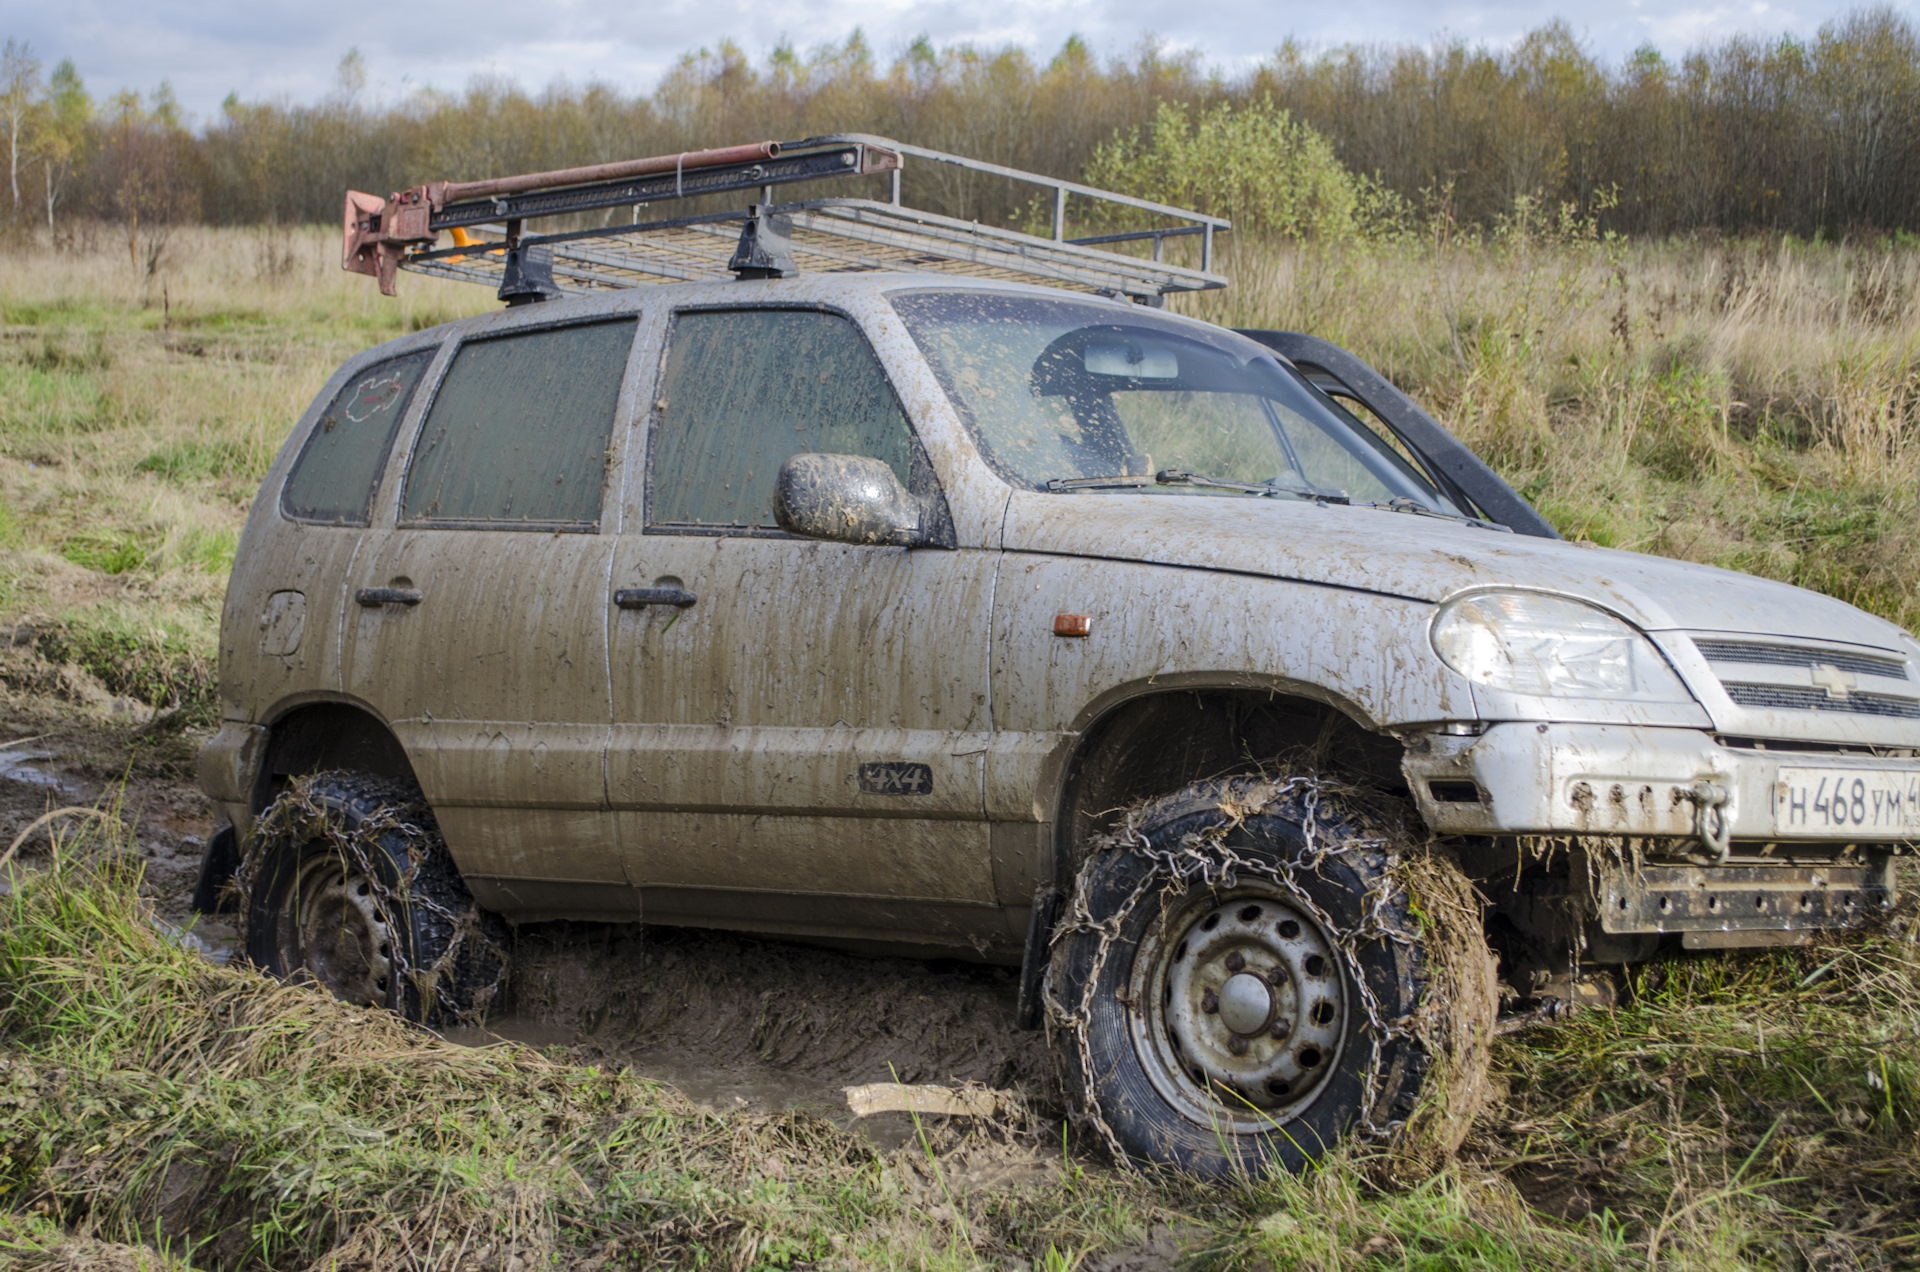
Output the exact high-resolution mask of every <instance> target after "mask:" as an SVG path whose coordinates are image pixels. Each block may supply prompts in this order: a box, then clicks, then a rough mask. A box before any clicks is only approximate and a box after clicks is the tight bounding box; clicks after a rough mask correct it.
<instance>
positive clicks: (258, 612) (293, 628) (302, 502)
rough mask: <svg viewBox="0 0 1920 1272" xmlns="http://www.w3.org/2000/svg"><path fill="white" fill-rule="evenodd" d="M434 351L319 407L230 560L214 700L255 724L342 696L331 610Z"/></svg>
mask: <svg viewBox="0 0 1920 1272" xmlns="http://www.w3.org/2000/svg"><path fill="white" fill-rule="evenodd" d="M439 351H440V350H439V346H438V345H426V346H423V347H421V348H418V349H415V350H413V351H411V352H407V353H402V354H398V355H395V356H391V357H386V358H380V359H376V360H374V361H371V362H363V363H361V364H360V365H359V366H356V367H353V368H352V369H351V370H350V371H348V372H346V374H344V375H342V376H340V377H339V378H338V380H337V382H336V383H335V384H333V385H331V386H329V387H330V390H331V391H330V392H329V393H328V394H326V395H325V396H324V397H323V398H322V399H321V401H320V402H319V403H318V404H317V405H318V406H319V408H320V409H319V410H318V411H317V412H316V413H315V414H314V416H313V417H312V420H311V423H310V425H309V427H308V431H307V434H306V438H305V440H304V441H303V442H302V443H301V445H300V451H299V454H298V455H297V456H296V457H295V459H294V461H293V463H292V465H291V466H290V468H289V470H288V472H287V476H286V480H285V481H284V482H282V483H281V485H280V490H279V495H278V498H277V499H275V500H274V503H273V505H272V506H271V507H269V508H263V509H256V511H255V513H254V517H253V523H252V524H251V525H249V527H248V530H247V550H246V551H245V552H242V553H240V554H238V556H237V557H236V558H235V560H234V572H233V578H232V579H231V580H230V581H229V582H228V585H227V599H226V615H225V618H224V619H223V620H222V623H221V631H222V633H223V635H224V637H225V638H226V639H227V640H228V641H230V642H238V641H245V642H248V643H249V644H250V645H251V648H243V647H236V648H232V649H228V650H226V651H224V656H223V657H222V658H221V659H220V674H221V677H222V684H221V700H222V702H223V703H224V704H225V705H226V709H227V710H229V711H232V710H234V709H236V708H238V709H239V710H240V711H241V712H242V717H243V718H244V719H248V720H253V721H257V722H261V723H265V715H266V713H268V712H271V711H273V710H274V709H275V708H276V707H277V706H280V705H282V704H285V703H287V702H290V701H293V702H297V701H299V700H301V699H302V698H303V697H306V696H310V695H312V694H314V693H316V692H320V693H335V692H338V691H339V688H340V654H341V649H340V641H341V624H340V607H341V605H342V603H343V600H344V596H345V593H346V591H347V587H348V581H349V579H351V577H352V565H353V561H354V557H355V554H356V553H357V552H358V551H359V550H360V549H362V548H363V547H364V541H365V539H366V538H367V533H368V531H367V528H368V527H369V526H370V525H371V524H372V522H373V516H374V498H375V495H376V494H377V493H378V490H379V487H380V479H381V476H382V475H383V474H384V473H385V472H386V469H387V460H388V457H389V455H390V454H391V452H392V449H393V444H394V439H395V437H396V436H397V435H398V433H399V431H400V425H401V422H402V420H404V419H405V418H406V415H407V412H408V409H409V407H410V405H411V404H412V403H413V402H414V401H415V399H416V397H417V394H416V392H415V390H416V389H418V388H419V386H420V385H421V384H422V383H423V382H425V381H426V380H427V378H428V377H429V374H430V372H431V368H432V366H433V362H434V358H435V355H437V354H438V353H439Z"/></svg>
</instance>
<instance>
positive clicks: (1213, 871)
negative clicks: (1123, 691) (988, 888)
mask: <svg viewBox="0 0 1920 1272" xmlns="http://www.w3.org/2000/svg"><path fill="white" fill-rule="evenodd" d="M1216 789H1217V791H1218V793H1219V796H1220V803H1219V808H1220V811H1221V812H1223V813H1225V814H1226V815H1227V820H1226V822H1225V823H1223V824H1222V825H1218V826H1210V827H1208V828H1206V829H1205V830H1201V831H1195V832H1191V833H1189V834H1187V835H1184V836H1182V837H1181V840H1180V842H1179V844H1178V845H1176V846H1174V847H1172V848H1168V849H1158V848H1155V847H1154V846H1153V844H1152V843H1151V842H1150V841H1149V840H1148V839H1147V837H1146V836H1145V835H1143V834H1142V833H1141V832H1140V824H1141V822H1142V821H1143V820H1144V819H1145V818H1146V816H1147V815H1148V814H1149V813H1151V812H1152V811H1154V810H1155V809H1156V808H1157V807H1158V806H1159V805H1161V804H1162V803H1163V800H1164V798H1170V797H1163V798H1161V799H1152V800H1147V801H1144V802H1142V803H1140V804H1136V805H1134V806H1133V807H1131V808H1129V809H1127V810H1126V811H1125V812H1123V813H1122V814H1121V820H1120V825H1119V826H1118V827H1117V828H1115V829H1114V830H1113V831H1111V832H1109V833H1107V834H1104V835H1100V836H1098V837H1096V838H1095V839H1094V840H1093V841H1092V844H1093V851H1092V852H1090V853H1088V854H1087V858H1086V860H1085V861H1084V862H1082V863H1081V866H1080V871H1079V873H1078V875H1076V876H1075V879H1074V887H1073V899H1072V904H1071V907H1070V909H1069V910H1068V912H1067V914H1066V915H1064V916H1063V917H1062V919H1061V921H1060V922H1059V923H1058V924H1056V925H1055V927H1054V931H1053V935H1052V938H1051V939H1050V940H1049V942H1048V946H1049V948H1050V949H1052V948H1057V947H1058V945H1059V944H1060V943H1061V942H1062V941H1065V940H1067V939H1069V938H1070V937H1072V936H1074V935H1077V934H1080V933H1089V934H1091V935H1093V936H1095V937H1097V938H1098V940H1099V944H1098V945H1097V946H1096V947H1095V949H1094V957H1093V963H1092V966H1091V967H1090V968H1089V970H1088V973H1087V976H1086V979H1085V982H1084V983H1083V985H1082V986H1081V989H1080V999H1079V1002H1078V1003H1077V1004H1076V1006H1075V1008H1074V1009H1072V1010H1069V1009H1068V1007H1066V1006H1065V1005H1064V1004H1063V1003H1062V1002H1061V1000H1060V997H1059V994H1058V992H1057V989H1058V987H1057V986H1056V985H1055V984H1054V963H1053V960H1052V959H1049V960H1048V963H1047V970H1046V974H1045V976H1044V977H1043V978H1042V980H1041V999H1042V1002H1043V1004H1044V1006H1045V1010H1046V1015H1047V1026H1048V1031H1049V1033H1051V1032H1052V1031H1053V1030H1055V1029H1059V1030H1063V1031H1066V1032H1068V1033H1070V1034H1071V1035H1072V1036H1073V1040H1074V1050H1075V1051H1077V1052H1078V1053H1079V1063H1080V1084H1081V1090H1082V1092H1083V1093H1084V1096H1085V1100H1086V1108H1085V1109H1084V1111H1083V1112H1084V1115H1085V1117H1086V1119H1087V1120H1088V1121H1090V1122H1091V1123H1093V1126H1094V1128H1095V1129H1096V1130H1097V1131H1098V1132H1099V1133H1100V1137H1101V1139H1102V1140H1104V1141H1105V1143H1106V1145H1107V1149H1108V1151H1109V1152H1110V1153H1111V1154H1112V1155H1113V1159H1114V1161H1115V1162H1116V1163H1117V1164H1118V1165H1120V1166H1121V1167H1123V1168H1125V1167H1129V1166H1131V1165H1132V1159H1131V1158H1130V1157H1129V1156H1128V1154H1127V1152H1126V1150H1125V1149H1123V1148H1122V1147H1121V1145H1120V1139H1119V1137H1118V1136H1117V1135H1115V1134H1114V1133H1113V1128H1112V1127H1111V1126H1109V1125H1108V1124H1107V1120H1106V1118H1105V1117H1104V1116H1102V1114H1101V1112H1100V1106H1099V1101H1098V1100H1097V1099H1096V1098H1095V1096H1094V1093H1093V1092H1094V1072H1093V1057H1092V1052H1091V1049H1090V1048H1089V1047H1088V1045H1087V1031H1088V1029H1089V1028H1090V1026H1091V1016H1092V1006H1093V995H1094V993H1095V987H1096V986H1097V985H1098V984H1099V983H1100V973H1101V971H1102V970H1103V969H1104V967H1105V965H1106V960H1107V956H1108V954H1109V953H1110V952H1111V951H1112V947H1113V942H1114V941H1115V939H1116V938H1118V936H1119V934H1120V929H1121V927H1122V926H1123V925H1124V924H1125V922H1126V920H1127V917H1128V916H1129V915H1130V914H1131V913H1132V912H1133V909H1134V907H1135V906H1137V905H1138V904H1139V903H1140V902H1141V901H1142V900H1143V899H1144V898H1145V897H1146V896H1147V895H1148V894H1149V893H1150V892H1152V891H1154V890H1155V889H1156V887H1157V888H1158V889H1159V890H1160V891H1161V892H1162V893H1163V894H1171V895H1173V896H1176V897H1177V896H1183V895H1185V893H1186V892H1187V890H1188V889H1189V888H1190V887H1192V886H1193V885H1195V884H1198V885H1200V886H1201V887H1205V888H1232V887H1235V886H1237V885H1238V881H1239V879H1240V878H1241V877H1243V876H1251V877H1255V878H1261V879H1266V880H1269V881H1270V882H1272V883H1275V884H1277V885H1279V886H1280V888H1282V889H1283V890H1284V891H1285V892H1286V893H1287V895H1288V896H1289V897H1290V898H1292V900H1293V902H1294V903H1295V904H1297V905H1299V906H1300V907H1301V908H1302V909H1304V910H1306V911H1307V912H1308V913H1309V914H1310V915H1312V917H1313V919H1314V921H1315V922H1317V923H1318V924H1319V925H1320V928H1321V930H1322V931H1324V932H1326V933H1327V934H1328V935H1329V936H1331V937H1333V939H1334V944H1335V945H1336V946H1337V947H1338V949H1339V950H1340V954H1341V957H1342V959H1343V960H1344V962H1345V964H1346V968H1347V976H1348V979H1349V981H1350V982H1351V983H1352V984H1353V986H1354V987H1355V989H1356V990H1357V993H1358V997H1359V999H1360V1001H1361V1004H1362V1006H1363V1008H1364V1009H1365V1012H1366V1017H1367V1024H1366V1029H1367V1032H1368V1034H1369V1036H1370V1040H1371V1043H1372V1046H1371V1049H1370V1052H1369V1055H1368V1059H1367V1068H1366V1073H1365V1075H1364V1090H1365V1096H1364V1098H1363V1099H1362V1101H1361V1113H1360V1128H1361V1130H1362V1131H1363V1132H1364V1133H1365V1134H1366V1135H1367V1136H1369V1137H1370V1138H1372V1139H1375V1140H1387V1139H1390V1138H1392V1137H1393V1136H1394V1135H1395V1134H1396V1133H1397V1132H1398V1131H1399V1130H1400V1129H1401V1127H1402V1126H1404V1125H1405V1122H1404V1120H1389V1121H1387V1122H1385V1123H1381V1122H1376V1121H1375V1120H1374V1112H1375V1109H1376V1106H1377V1104H1378V1101H1379V1099H1380V1066H1381V1056H1382V1052H1383V1051H1384V1049H1385V1048H1386V1045H1387V1044H1388V1043H1389V1042H1392V1041H1395V1040H1397V1039H1400V1038H1405V1037H1408V1036H1410V1035H1412V1034H1413V1032H1414V1021H1413V1018H1412V1017H1411V1016H1406V1017H1401V1018H1399V1019H1395V1020H1388V1019H1387V1018H1386V1016H1385V1013H1384V1012H1383V1011H1382V1010H1381V1007H1380V1001H1379V999H1378V998H1377V997H1376V996H1375V994H1374V992H1373V990H1372V988H1371V987H1370V986H1369V985H1368V984H1367V981H1366V977H1365V976H1364V974H1363V973H1362V969H1361V966H1360V957H1359V953H1358V950H1357V947H1358V946H1359V944H1360V943H1361V942H1362V941H1371V940H1389V941H1393V942H1395V943H1397V944H1400V945H1405V946H1417V944H1418V942H1419V937H1418V934H1417V933H1414V932H1410V931H1407V930H1406V929H1404V928H1402V927H1400V926H1398V925H1396V924H1394V923H1392V922H1390V921H1389V920H1388V919H1387V918H1386V917H1385V911H1386V909H1387V907H1388V905H1389V903H1390V902H1391V901H1392V899H1393V892H1394V885H1393V875H1394V867H1395V866H1396V865H1397V864H1398V863H1399V859H1400V858H1399V853H1398V852H1396V851H1394V849H1393V847H1392V846H1391V844H1390V841H1389V840H1388V839H1387V838H1386V837H1384V836H1380V837H1367V838H1353V839H1348V840H1345V841H1343V842H1340V843H1337V844H1328V843H1323V842H1322V841H1321V840H1320V838H1319V830H1320V826H1319V816H1318V815H1319V809H1320V800H1321V798H1322V797H1323V796H1325V795H1333V794H1349V793H1357V792H1355V791H1354V790H1353V788H1351V787H1349V786H1345V785H1343V784H1340V783H1336V782H1329V781H1325V780H1323V779H1320V778H1316V777H1288V778H1259V779H1246V778H1240V779H1228V780H1226V781H1223V782H1221V783H1219V785H1218V787H1217V788H1216ZM1289 796H1293V797H1295V798H1296V799H1297V800H1298V802H1299V805H1300V808H1301V809H1302V811H1303V812H1304V814H1305V816H1304V817H1303V819H1302V823H1301V831H1302V833H1303V835H1304V836H1305V838H1306V851H1305V852H1304V853H1302V854H1301V857H1300V860H1299V861H1297V862H1279V863H1271V864H1270V863H1268V862H1264V861H1258V860H1254V859H1251V858H1248V857H1244V856H1242V855H1241V854H1239V853H1238V852H1235V851H1234V850H1233V849H1232V848H1230V847H1228V846H1227V844H1226V838H1227V836H1228V835H1230V834H1231V833H1232V832H1233V831H1235V830H1238V829H1239V828H1240V827H1241V826H1242V825H1243V824H1244V823H1245V822H1246V820H1247V819H1248V818H1250V817H1256V816H1259V815H1261V814H1263V813H1265V812H1266V811H1267V810H1268V809H1270V808H1272V807H1273V806H1274V805H1276V804H1278V803H1280V802H1281V801H1282V800H1284V799H1286V798H1287V797H1289ZM1356 850H1372V851H1377V852H1382V853H1384V854H1385V858H1386V866H1387V869H1386V871H1385V872H1383V874H1382V875H1381V878H1380V882H1379V884H1378V885H1377V886H1375V887H1374V888H1373V889H1372V890H1370V891H1369V893H1368V894H1367V897H1366V899H1365V901H1364V907H1365V918H1364V919H1363V920H1362V921H1361V922H1360V923H1359V924H1358V925H1356V926H1355V927H1354V928H1352V929H1351V930H1348V931H1342V930H1341V928H1340V926H1339V924H1337V923H1335V922H1334V921H1333V918H1332V916H1331V915H1329V914H1328V913H1327V912H1326V911H1325V910H1324V909H1322V908H1321V907H1320V905H1319V904H1318V903H1317V902H1315V901H1314V899H1313V898H1312V897H1311V896H1310V895H1309V894H1308V893H1307V891H1306V889H1305V888H1303V887H1301V886H1300V884H1299V882H1298V881H1297V880H1296V878H1295V875H1296V874H1297V873H1299V872H1301V871H1303V870H1311V871H1314V872H1316V873H1317V872H1318V871H1319V868H1320V865H1321V863H1322V862H1324V861H1325V860H1326V859H1327V858H1329V857H1336V856H1339V855H1341V854H1344V853H1348V852H1353V851H1356ZM1103 852H1131V853H1133V854H1134V855H1135V856H1137V857H1140V858H1141V859H1143V860H1144V861H1146V862H1148V863H1150V864H1151V865H1152V866H1153V867H1155V869H1153V870H1151V871H1149V873H1148V874H1147V875H1146V876H1145V877H1144V878H1143V879H1142V880H1141V881H1140V883H1139V885H1138V886H1137V887H1135V888H1134V890H1133V892H1132V894H1131V895H1129V896H1128V897H1127V899H1126V901H1125V902H1123V903H1122V904H1121V906H1120V908H1119V909H1118V910H1116V911H1115V912H1114V913H1113V914H1112V915H1111V916H1110V917H1108V918H1107V919H1106V920H1105V921H1101V920H1097V919H1095V918H1094V917H1093V915H1092V914H1091V913H1090V912H1089V911H1088V909H1087V889H1088V885H1089V883H1090V882H1091V876H1092V873H1093V867H1094V863H1095V862H1096V861H1097V860H1098V859H1099V857H1100V854H1101V853H1103Z"/></svg>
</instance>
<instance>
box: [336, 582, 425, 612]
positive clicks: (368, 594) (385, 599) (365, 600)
mask: <svg viewBox="0 0 1920 1272" xmlns="http://www.w3.org/2000/svg"><path fill="white" fill-rule="evenodd" d="M353 599H354V600H356V601H358V602H360V604H362V605H364V606H366V607H367V608H368V609H372V608H373V607H374V606H376V605H418V604H419V603H420V602H421V601H422V600H423V599H425V598H424V597H423V596H422V594H421V591H420V589H419V588H417V587H363V588H361V589H360V590H359V591H357V592H355V593H354V594H353Z"/></svg>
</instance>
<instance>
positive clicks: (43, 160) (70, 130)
mask: <svg viewBox="0 0 1920 1272" xmlns="http://www.w3.org/2000/svg"><path fill="white" fill-rule="evenodd" d="M92 123H93V99H92V98H91V97H89V96H88V95H87V87H86V85H85V84H84V83H82V82H81V80H80V72H79V70H78V69H77V68H75V66H74V64H73V59H72V58H63V59H62V60H61V62H60V65H58V66H56V67H54V68H53V74H52V75H51V76H50V77H48V80H47V95H46V98H45V100H43V101H42V102H40V103H39V106H38V110H37V115H36V119H35V125H34V138H33V142H34V145H33V148H34V153H35V155H36V156H37V157H38V158H39V160H40V167H41V170H42V172H43V173H44V174H45V176H46V187H47V233H48V234H49V235H51V234H52V233H53V208H54V204H55V203H56V202H58V201H59V198H60V194H61V189H62V187H63V186H64V184H65V183H66V180H67V178H68V177H70V176H72V175H73V173H74V171H75V169H77V168H78V167H79V166H80V165H81V162H82V160H83V159H84V157H85V155H86V152H87V143H88V141H89V139H90V133H91V131H92Z"/></svg>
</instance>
